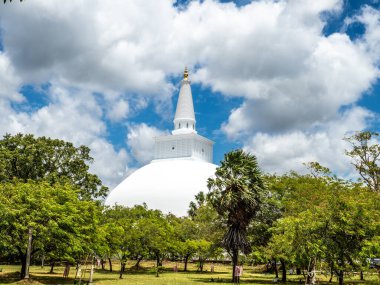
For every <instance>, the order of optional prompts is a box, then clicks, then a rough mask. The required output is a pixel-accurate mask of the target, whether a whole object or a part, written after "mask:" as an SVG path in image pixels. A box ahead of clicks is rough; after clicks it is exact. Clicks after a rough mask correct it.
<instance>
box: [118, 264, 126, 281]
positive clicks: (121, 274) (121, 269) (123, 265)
mask: <svg viewBox="0 0 380 285" xmlns="http://www.w3.org/2000/svg"><path fill="white" fill-rule="evenodd" d="M124 271H125V262H124V261H123V262H121V268H120V276H119V279H123V273H124Z"/></svg>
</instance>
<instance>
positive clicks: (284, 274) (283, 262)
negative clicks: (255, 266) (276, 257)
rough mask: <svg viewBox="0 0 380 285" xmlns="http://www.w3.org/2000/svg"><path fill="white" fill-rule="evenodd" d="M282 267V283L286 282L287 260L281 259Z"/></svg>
mask: <svg viewBox="0 0 380 285" xmlns="http://www.w3.org/2000/svg"><path fill="white" fill-rule="evenodd" d="M280 262H281V267H282V279H281V281H282V282H286V267H285V260H284V259H283V258H280Z"/></svg>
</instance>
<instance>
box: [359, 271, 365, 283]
mask: <svg viewBox="0 0 380 285" xmlns="http://www.w3.org/2000/svg"><path fill="white" fill-rule="evenodd" d="M360 281H364V273H363V270H360Z"/></svg>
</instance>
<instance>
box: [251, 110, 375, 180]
mask: <svg viewBox="0 0 380 285" xmlns="http://www.w3.org/2000/svg"><path fill="white" fill-rule="evenodd" d="M372 117H373V114H372V113H370V112H368V111H367V110H365V109H362V108H359V107H356V108H353V109H351V110H349V111H347V112H345V113H344V114H343V115H342V116H341V117H338V118H336V120H333V121H331V122H329V123H327V124H325V125H323V126H321V127H319V128H317V129H316V130H314V131H310V132H302V131H298V130H294V131H290V132H288V133H282V134H275V135H270V134H267V133H257V134H255V135H253V136H252V137H250V139H249V141H247V142H246V146H245V150H247V151H250V152H252V153H254V154H255V155H257V158H258V160H259V162H260V165H261V166H262V168H263V169H264V170H265V171H268V172H276V173H284V172H287V171H289V170H295V171H298V172H301V173H304V172H305V171H306V168H305V166H304V165H303V163H308V162H311V161H318V162H319V163H321V164H322V165H324V166H327V167H329V168H330V169H331V170H332V171H334V172H335V173H339V174H341V175H343V176H346V177H352V176H353V174H352V173H353V172H354V169H353V167H352V165H351V164H350V159H349V158H348V157H347V156H346V155H345V150H346V149H349V145H348V144H347V142H346V141H344V140H343V138H344V137H346V136H348V135H350V134H349V133H348V131H349V130H351V131H352V130H361V129H363V128H365V127H366V125H367V122H366V120H368V119H371V118H372ZM347 126H349V127H347Z"/></svg>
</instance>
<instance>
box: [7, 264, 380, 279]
mask: <svg viewBox="0 0 380 285" xmlns="http://www.w3.org/2000/svg"><path fill="white" fill-rule="evenodd" d="M131 265H132V264H128V268H130V267H131ZM142 266H143V269H140V270H131V269H128V270H127V272H126V273H125V274H124V276H123V279H119V274H118V269H119V267H118V265H117V264H114V272H112V273H111V272H109V271H107V270H101V269H96V270H95V273H94V277H93V282H94V284H97V285H110V284H115V285H124V284H131V285H185V284H189V285H200V284H203V285H204V284H209V285H211V284H215V283H216V284H231V283H230V282H229V281H230V278H231V276H230V275H231V273H230V267H229V266H226V265H221V264H215V266H214V268H215V272H213V273H212V272H210V265H209V264H208V265H205V270H206V271H205V272H203V273H200V272H197V271H196V267H195V265H194V264H189V268H188V269H189V272H183V271H182V270H183V265H182V264H178V269H179V272H173V270H172V268H173V267H174V266H175V263H171V262H166V263H164V267H163V270H162V272H161V273H160V276H159V277H156V270H155V268H154V267H153V263H150V262H145V263H142ZM0 268H2V272H1V273H0V284H22V285H24V284H29V283H32V284H77V283H78V280H75V279H74V277H75V276H74V275H75V268H73V267H72V268H71V269H70V274H69V278H63V277H62V275H63V271H64V267H62V266H57V267H55V268H54V274H50V273H48V272H49V270H50V267H49V266H45V268H41V267H40V266H31V268H30V276H31V279H30V281H20V280H19V279H18V275H19V273H18V272H19V270H20V266H15V265H0ZM256 271H257V270H256ZM256 271H255V270H254V269H253V268H251V267H249V266H245V267H244V274H243V277H242V278H241V281H240V283H241V284H257V285H264V284H274V282H273V279H274V277H275V276H274V275H273V274H260V273H256ZM88 278H89V273H85V275H84V276H83V279H82V284H86V283H87V281H88ZM288 279H289V281H288V283H290V284H299V282H300V279H301V280H302V281H301V282H302V284H304V280H303V278H302V276H297V275H288ZM318 279H319V284H331V283H328V282H327V280H328V277H327V276H323V275H319V276H318ZM365 279H366V280H365V281H364V282H363V281H360V280H359V277H358V276H357V275H354V274H353V275H350V276H347V278H346V280H345V284H355V285H358V284H366V285H370V284H371V285H372V284H380V282H379V277H378V275H377V273H375V272H372V273H367V274H366V275H365ZM333 284H337V283H336V280H334V283H333Z"/></svg>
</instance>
